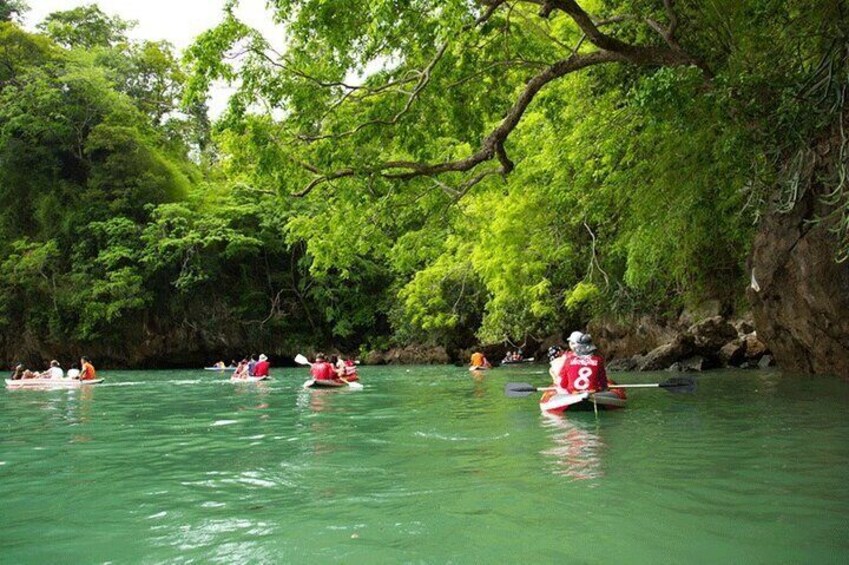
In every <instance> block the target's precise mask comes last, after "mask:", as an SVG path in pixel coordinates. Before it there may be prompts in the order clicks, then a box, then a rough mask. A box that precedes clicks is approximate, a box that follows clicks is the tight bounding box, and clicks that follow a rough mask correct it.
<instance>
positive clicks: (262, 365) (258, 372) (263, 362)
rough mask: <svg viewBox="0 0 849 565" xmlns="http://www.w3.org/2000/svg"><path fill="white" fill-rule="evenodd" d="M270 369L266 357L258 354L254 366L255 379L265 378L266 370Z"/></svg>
mask: <svg viewBox="0 0 849 565" xmlns="http://www.w3.org/2000/svg"><path fill="white" fill-rule="evenodd" d="M270 367H271V363H269V361H268V357H266V356H265V354H264V353H263V354H260V356H259V361H257V364H256V365H254V374H253V376H255V377H267V376H268V369H269V368H270Z"/></svg>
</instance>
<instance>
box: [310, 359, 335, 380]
mask: <svg viewBox="0 0 849 565" xmlns="http://www.w3.org/2000/svg"><path fill="white" fill-rule="evenodd" d="M310 374H311V375H312V378H314V379H316V380H319V381H335V380H338V379H337V378H336V371H334V370H333V365H331V364H330V363H328V362H327V361H322V362H320V363H313V365H312V368H311V369H310Z"/></svg>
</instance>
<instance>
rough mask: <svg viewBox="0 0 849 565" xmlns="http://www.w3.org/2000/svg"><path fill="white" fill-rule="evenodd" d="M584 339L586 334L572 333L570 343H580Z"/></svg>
mask: <svg viewBox="0 0 849 565" xmlns="http://www.w3.org/2000/svg"><path fill="white" fill-rule="evenodd" d="M582 337H584V334H582V333H581V332H572V333H571V334H570V335H569V343H578V342H579V341H581V338H582Z"/></svg>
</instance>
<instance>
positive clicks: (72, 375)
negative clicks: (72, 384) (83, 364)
mask: <svg viewBox="0 0 849 565" xmlns="http://www.w3.org/2000/svg"><path fill="white" fill-rule="evenodd" d="M68 378H69V379H78V378H80V369H79V367H77V365H76V364H74V365H71V368H70V369H68Z"/></svg>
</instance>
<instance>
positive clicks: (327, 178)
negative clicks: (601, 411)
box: [0, 0, 849, 364]
mask: <svg viewBox="0 0 849 565" xmlns="http://www.w3.org/2000/svg"><path fill="white" fill-rule="evenodd" d="M235 4H236V2H230V3H229V4H228V6H227V8H226V9H225V11H224V13H223V14H222V21H221V23H220V25H219V26H217V27H216V28H214V29H211V30H209V31H208V32H206V33H204V34H203V35H202V36H200V37H199V38H198V40H197V42H196V43H195V44H194V45H193V46H192V48H191V49H189V50H188V52H187V53H185V54H180V53H175V51H174V49H173V48H172V47H171V46H170V45H168V44H167V43H163V42H153V41H131V40H129V39H128V37H127V31H128V30H129V29H131V26H132V22H127V21H123V20H121V19H120V18H118V17H115V16H111V15H108V14H105V13H103V12H102V11H101V10H100V9H98V8H97V7H96V6H95V5H91V6H88V7H84V8H77V9H74V10H69V11H65V12H57V13H54V14H52V15H50V16H49V17H48V18H47V19H46V20H45V21H43V22H41V23H40V24H39V25H38V31H37V32H35V33H32V32H29V31H25V30H24V29H23V28H22V27H21V26H20V24H19V23H18V20H19V18H20V14H21V13H22V11H23V10H24V9H25V7H24V6H23V4H22V3H21V2H14V1H9V0H2V1H0V18H2V19H3V20H4V21H3V22H2V23H0V200H1V201H2V208H0V260H2V268H0V335H2V343H1V344H0V350H2V352H3V355H4V356H5V357H8V358H11V357H19V356H33V355H35V356H38V357H39V358H40V357H41V355H60V354H71V353H72V352H77V351H80V350H87V351H89V352H96V354H97V355H100V356H101V358H108V359H112V360H113V361H115V362H120V363H126V364H140V363H156V362H164V361H165V360H170V361H173V359H174V358H175V357H176V356H182V357H184V358H190V357H191V358H194V357H197V358H200V357H205V356H206V357H208V356H209V355H210V354H212V355H215V354H216V353H215V352H219V351H220V352H227V353H228V354H230V353H231V352H232V353H233V354H235V353H236V352H239V351H241V352H246V351H257V350H259V349H263V350H265V351H266V352H269V353H272V352H277V353H280V354H283V353H294V352H296V350H297V349H298V348H301V347H307V346H314V347H338V348H341V349H343V350H349V351H356V350H358V349H369V348H386V347H390V346H399V345H405V344H411V343H416V344H430V345H442V346H445V347H446V348H448V349H449V350H453V349H456V348H460V347H467V346H469V345H470V344H472V343H475V342H485V343H486V342H489V343H491V342H500V341H502V340H504V339H511V340H513V341H515V342H521V341H522V340H523V339H524V338H525V337H526V336H529V335H530V336H545V335H552V334H556V333H558V332H561V331H563V330H564V329H567V328H568V329H573V328H574V327H577V326H578V325H583V324H585V323H586V322H587V321H589V320H590V319H594V318H595V319H598V318H602V317H609V318H625V319H627V318H629V317H631V316H634V315H651V316H655V317H663V316H673V317H674V316H676V315H677V313H678V312H679V311H680V309H681V308H683V307H686V306H688V305H695V304H699V303H700V302H703V301H704V300H707V299H712V300H718V301H719V302H720V303H721V304H722V305H723V308H724V309H725V310H727V311H728V312H732V311H736V312H741V311H745V309H746V303H745V294H744V291H745V288H746V287H747V285H748V284H749V272H748V271H747V268H746V259H747V256H748V253H749V247H750V244H751V241H752V238H753V234H754V231H755V229H756V226H757V222H758V219H759V217H760V214H761V213H763V211H764V210H765V207H766V206H767V205H769V204H771V203H776V202H778V203H779V204H780V203H782V202H787V203H789V204H792V202H793V199H794V198H795V197H796V195H797V194H798V193H799V191H800V190H804V187H800V186H799V182H798V178H799V171H800V170H801V169H804V167H805V155H806V153H805V151H806V150H807V149H808V148H809V147H810V146H811V144H812V142H813V141H814V140H816V139H817V138H818V136H821V135H822V134H823V131H824V130H825V129H827V128H828V127H830V126H831V125H832V124H833V123H834V121H835V116H842V115H843V112H844V105H845V95H846V90H847V85H849V74H847V69H849V65H847V56H849V53H848V52H847V45H848V44H849V43H847V35H846V34H847V30H849V12H848V11H847V6H846V5H845V3H844V2H842V1H837V0H834V1H829V0H826V1H821V0H789V1H778V0H742V1H740V0H709V1H695V0H689V1H679V2H674V3H673V2H672V1H670V0H667V1H665V2H663V1H660V0H587V1H581V2H578V3H576V2H573V1H569V0H562V1H542V0H539V1H522V0H515V1H503V0H485V1H484V0H480V1H477V2H472V1H469V0H272V1H270V2H269V17H273V18H274V19H275V21H277V22H278V23H279V24H280V26H281V29H285V30H286V31H285V34H286V36H285V44H286V47H285V51H281V48H280V47H279V44H280V43H281V40H280V38H266V37H263V36H261V35H260V34H259V33H258V32H257V31H255V30H253V29H251V28H249V27H248V26H246V25H245V24H244V23H242V22H240V21H239V20H238V18H237V17H236V15H235V11H234V6H235ZM275 45H276V46H278V47H276V48H275V47H274V46H275ZM215 81H226V82H230V83H232V84H233V85H234V86H235V87H236V92H235V94H234V95H233V97H232V98H231V100H230V103H229V107H228V109H227V111H226V113H225V114H224V115H223V116H221V117H220V118H218V119H216V120H214V121H211V120H210V118H209V116H208V112H207V107H206V103H207V96H208V92H209V89H210V87H211V85H213V84H215ZM845 192H846V187H845V186H844V183H843V182H842V181H841V182H840V184H839V186H837V188H836V189H835V190H834V191H833V193H832V194H830V195H829V198H831V199H832V201H833V202H834V203H836V209H837V212H836V213H837V214H838V215H839V218H838V220H839V221H837V222H836V225H837V226H838V227H837V228H836V229H837V230H838V231H839V234H838V235H839V238H840V241H841V242H842V243H843V244H844V245H842V246H841V247H839V248H837V249H835V250H834V259H835V260H841V259H843V258H845V257H846V255H847V253H849V244H847V228H846V226H847V220H846V217H845V210H846V209H847V207H846V203H845V199H846V195H845Z"/></svg>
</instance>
